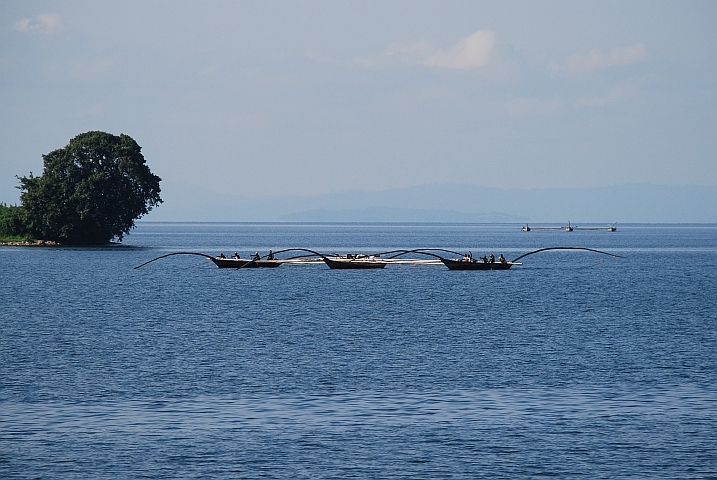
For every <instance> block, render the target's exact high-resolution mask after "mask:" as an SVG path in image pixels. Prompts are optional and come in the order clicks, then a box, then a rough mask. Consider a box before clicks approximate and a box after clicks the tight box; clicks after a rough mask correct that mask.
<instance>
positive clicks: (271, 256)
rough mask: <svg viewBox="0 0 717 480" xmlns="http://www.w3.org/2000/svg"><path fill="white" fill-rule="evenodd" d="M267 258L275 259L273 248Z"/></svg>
mask: <svg viewBox="0 0 717 480" xmlns="http://www.w3.org/2000/svg"><path fill="white" fill-rule="evenodd" d="M266 259H267V260H274V252H272V251H271V250H269V256H268V257H266Z"/></svg>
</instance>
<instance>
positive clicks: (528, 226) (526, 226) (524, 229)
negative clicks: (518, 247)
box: [520, 223, 530, 232]
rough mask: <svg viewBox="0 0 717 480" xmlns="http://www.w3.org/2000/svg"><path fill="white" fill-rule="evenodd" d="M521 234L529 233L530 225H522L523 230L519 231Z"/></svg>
mask: <svg viewBox="0 0 717 480" xmlns="http://www.w3.org/2000/svg"><path fill="white" fill-rule="evenodd" d="M520 230H521V231H522V232H529V231H530V225H528V224H527V223H526V224H525V225H523V228H521V229H520Z"/></svg>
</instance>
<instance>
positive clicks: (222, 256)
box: [217, 253, 227, 258]
mask: <svg viewBox="0 0 717 480" xmlns="http://www.w3.org/2000/svg"><path fill="white" fill-rule="evenodd" d="M217 258H227V257H225V256H224V254H223V253H220V254H219V256H218V257H217Z"/></svg>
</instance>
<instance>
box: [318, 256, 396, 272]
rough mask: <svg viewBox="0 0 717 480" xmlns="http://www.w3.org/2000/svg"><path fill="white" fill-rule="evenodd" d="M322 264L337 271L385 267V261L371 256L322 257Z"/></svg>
mask: <svg viewBox="0 0 717 480" xmlns="http://www.w3.org/2000/svg"><path fill="white" fill-rule="evenodd" d="M323 260H324V262H325V263H326V265H328V266H329V268H333V269H338V270H359V269H366V268H383V267H385V266H386V263H387V262H385V261H382V260H378V259H376V257H375V256H373V255H371V256H368V255H352V254H348V255H346V256H338V255H336V256H333V257H323Z"/></svg>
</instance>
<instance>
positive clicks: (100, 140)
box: [18, 132, 162, 245]
mask: <svg viewBox="0 0 717 480" xmlns="http://www.w3.org/2000/svg"><path fill="white" fill-rule="evenodd" d="M42 158H43V161H44V170H43V173H42V176H39V177H35V176H33V175H32V173H30V176H28V177H18V179H19V180H20V187H18V188H20V190H21V191H22V193H21V195H20V202H21V203H22V208H24V209H25V221H26V226H27V231H28V233H30V234H31V235H33V236H35V237H36V238H39V239H43V240H53V241H56V242H58V243H62V244H69V245H101V244H106V243H109V242H110V241H111V240H112V239H114V238H118V239H119V240H120V241H121V240H122V237H123V236H124V235H126V234H127V233H129V231H130V230H131V229H132V228H133V227H134V221H135V220H136V219H137V218H139V217H141V216H142V215H145V214H147V213H149V211H150V210H151V209H152V207H156V206H157V205H159V204H160V203H162V199H161V198H160V196H159V193H160V188H159V182H160V181H161V178H159V177H158V176H156V175H154V174H153V173H152V172H150V170H149V167H147V165H146V163H145V160H144V156H143V155H142V153H141V147H140V146H139V145H138V144H137V142H135V141H134V139H132V137H130V136H128V135H124V134H123V135H120V136H116V135H112V134H109V133H105V132H87V133H82V134H80V135H78V136H76V137H75V138H73V139H72V140H70V143H69V144H68V145H67V146H66V147H65V148H61V149H59V150H55V151H52V152H50V153H48V154H47V155H43V156H42Z"/></svg>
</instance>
